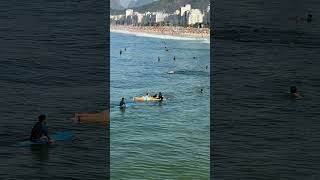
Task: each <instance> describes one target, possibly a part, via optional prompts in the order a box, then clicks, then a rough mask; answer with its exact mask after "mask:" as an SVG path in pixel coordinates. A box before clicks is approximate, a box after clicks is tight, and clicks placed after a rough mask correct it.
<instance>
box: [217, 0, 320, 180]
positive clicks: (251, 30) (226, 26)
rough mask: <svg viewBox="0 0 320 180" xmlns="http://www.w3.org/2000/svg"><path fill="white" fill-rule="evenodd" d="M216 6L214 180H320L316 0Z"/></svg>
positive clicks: (319, 18)
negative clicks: (294, 93)
mask: <svg viewBox="0 0 320 180" xmlns="http://www.w3.org/2000/svg"><path fill="white" fill-rule="evenodd" d="M213 6H214V17H213V19H214V23H213V24H214V26H215V30H214V36H213V46H214V49H213V52H214V56H213V58H214V61H213V63H212V64H211V65H212V68H211V69H212V72H213V73H212V75H213V77H214V78H213V82H212V83H213V89H212V91H213V96H212V102H213V108H212V112H213V119H212V128H211V132H212V133H211V134H212V139H211V140H212V144H211V145H212V146H211V147H212V148H211V153H212V156H211V162H212V169H211V170H212V177H213V179H217V180H220V179H245V180H249V179H254V180H258V179H281V180H282V179H303V180H305V179H307V180H313V179H319V178H320V154H319V150H320V141H319V140H320V133H319V132H320V131H319V129H320V123H319V122H320V121H319V117H320V113H319V112H320V111H319V110H320V106H319V102H320V101H319V100H320V94H319V90H320V86H319V85H320V84H319V82H320V79H319V78H320V71H319V67H320V61H319V52H320V35H319V30H320V29H319V28H320V25H319V23H320V14H319V11H318V9H319V2H318V1H310V0H308V1H288V0H284V1H268V2H267V1H254V0H241V1H236V2H235V1H233V2H227V1H215V2H214V5H213ZM308 13H311V14H312V15H313V19H314V21H312V22H310V23H307V22H298V23H296V22H295V21H292V20H290V19H292V17H295V16H299V17H304V18H305V17H306V16H307V14H308ZM294 85H295V86H297V87H298V89H300V91H301V94H302V96H303V99H301V100H292V99H291V98H290V97H289V95H288V92H289V89H290V86H294Z"/></svg>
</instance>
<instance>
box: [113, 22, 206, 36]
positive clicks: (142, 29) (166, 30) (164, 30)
mask: <svg viewBox="0 0 320 180" xmlns="http://www.w3.org/2000/svg"><path fill="white" fill-rule="evenodd" d="M110 31H111V32H125V33H134V34H137V33H146V34H154V35H166V36H173V37H182V38H195V39H210V29H209V28H192V27H172V26H127V25H111V26H110Z"/></svg>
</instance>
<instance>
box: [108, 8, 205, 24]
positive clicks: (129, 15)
mask: <svg viewBox="0 0 320 180" xmlns="http://www.w3.org/2000/svg"><path fill="white" fill-rule="evenodd" d="M110 23H111V24H119V25H158V24H162V25H174V26H193V25H198V26H199V25H200V26H203V25H206V26H208V25H209V24H210V4H209V5H208V7H207V9H206V10H200V9H192V8H191V5H190V4H186V5H185V6H183V7H180V8H179V9H177V10H176V11H175V12H174V13H172V14H169V13H166V12H145V13H139V12H135V11H133V9H127V10H126V11H125V14H120V15H111V16H110Z"/></svg>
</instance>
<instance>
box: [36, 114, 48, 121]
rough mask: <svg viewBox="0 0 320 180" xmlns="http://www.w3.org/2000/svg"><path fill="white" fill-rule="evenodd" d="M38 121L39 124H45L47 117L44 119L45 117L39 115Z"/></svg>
mask: <svg viewBox="0 0 320 180" xmlns="http://www.w3.org/2000/svg"><path fill="white" fill-rule="evenodd" d="M38 120H39V122H45V121H46V120H47V117H46V115H44V114H41V115H40V116H39V117H38Z"/></svg>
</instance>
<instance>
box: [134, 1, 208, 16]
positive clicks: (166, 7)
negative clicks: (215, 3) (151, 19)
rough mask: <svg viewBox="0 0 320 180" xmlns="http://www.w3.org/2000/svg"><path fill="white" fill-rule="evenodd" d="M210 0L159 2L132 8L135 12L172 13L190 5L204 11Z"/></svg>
mask: <svg viewBox="0 0 320 180" xmlns="http://www.w3.org/2000/svg"><path fill="white" fill-rule="evenodd" d="M209 2H210V0H159V1H156V2H153V3H151V4H147V5H144V6H141V7H137V8H133V9H134V10H135V11H139V12H146V11H165V12H168V13H173V12H174V11H175V10H177V9H178V8H180V7H181V6H184V5H185V4H191V7H192V8H193V9H201V10H206V9H207V7H208V4H209Z"/></svg>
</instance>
